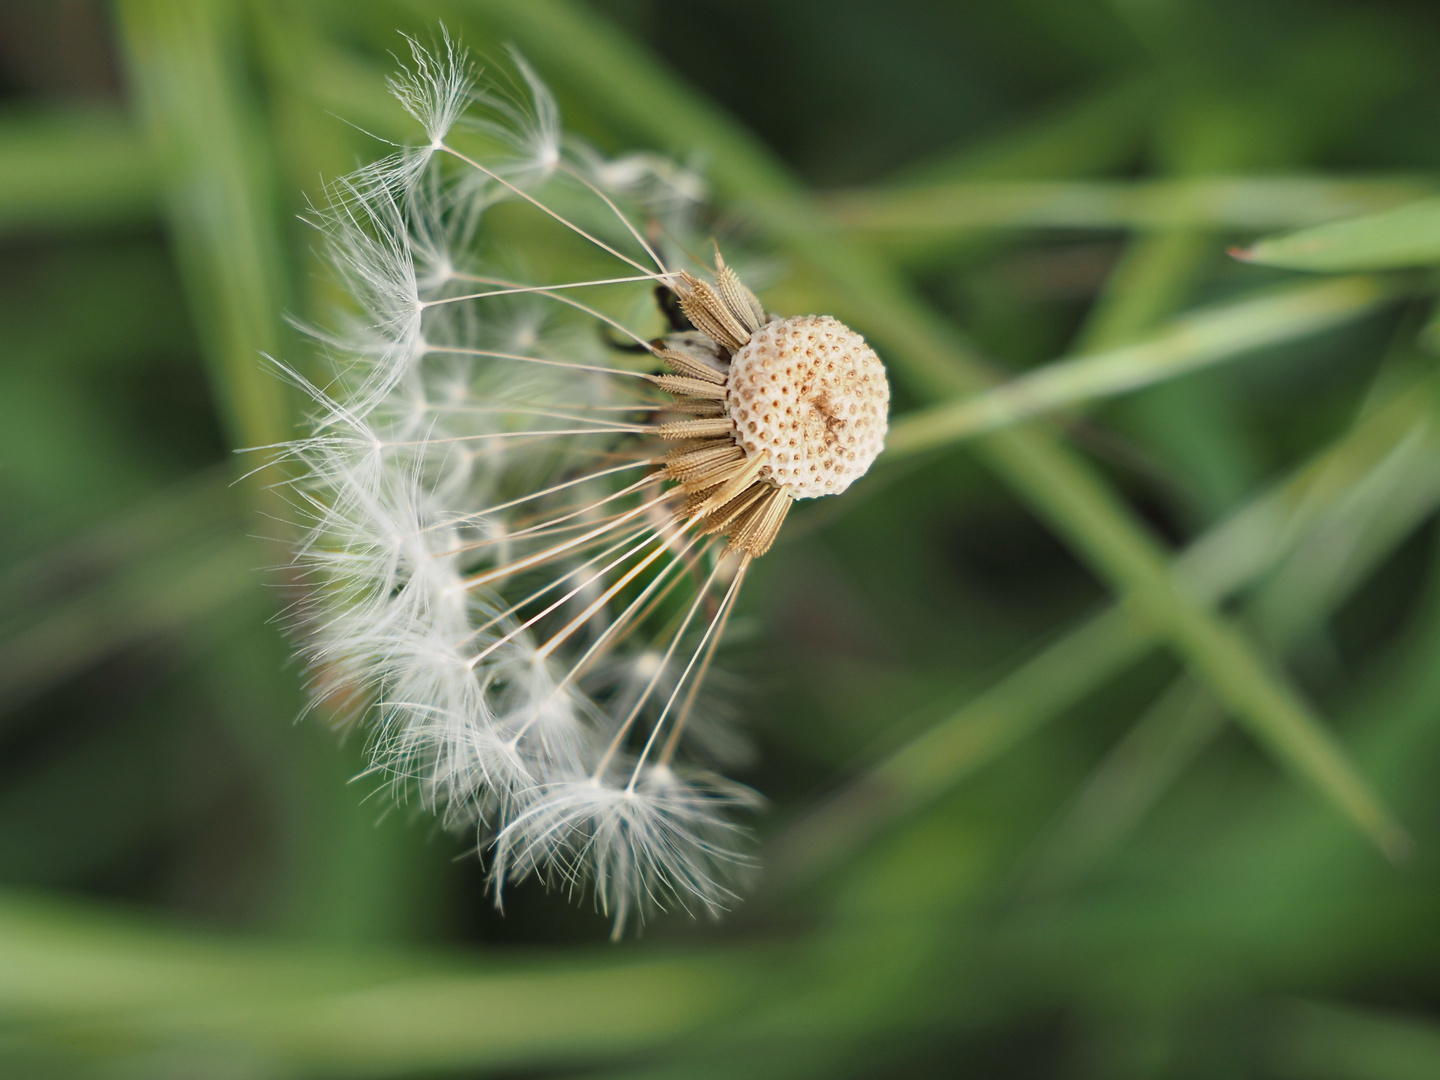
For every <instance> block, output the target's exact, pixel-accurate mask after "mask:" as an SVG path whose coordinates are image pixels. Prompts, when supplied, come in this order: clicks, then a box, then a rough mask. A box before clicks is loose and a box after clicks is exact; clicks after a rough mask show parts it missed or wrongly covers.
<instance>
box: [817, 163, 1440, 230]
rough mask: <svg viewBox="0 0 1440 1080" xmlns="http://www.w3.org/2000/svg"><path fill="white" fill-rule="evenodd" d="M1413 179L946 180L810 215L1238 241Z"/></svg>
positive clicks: (1342, 212)
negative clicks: (1167, 232)
mask: <svg viewBox="0 0 1440 1080" xmlns="http://www.w3.org/2000/svg"><path fill="white" fill-rule="evenodd" d="M1437 186H1440V181H1431V180H1426V179H1424V178H1421V177H1394V178H1390V177H1375V178H1373V179H1365V180H1333V179H1330V178H1327V177H1319V176H1288V177H1268V176H1267V177H1249V176H1228V177H1227V176H1216V177H1201V178H1195V179H1173V180H1138V181H1118V180H1110V181H1102V180H1089V181H1085V180H1048V181H1045V180H1032V181H1021V180H1012V181H989V182H985V181H974V180H971V181H955V182H951V183H945V184H932V185H926V186H924V187H918V186H917V187H892V188H886V189H881V190H871V191H842V192H836V193H835V194H833V195H826V196H824V197H823V198H821V200H820V206H821V207H822V208H823V209H824V210H825V211H826V214H827V216H828V220H829V222H831V223H832V224H833V226H834V227H838V228H842V229H845V230H847V231H850V232H853V233H857V234H864V235H866V236H870V235H875V234H885V235H887V236H890V235H894V234H904V233H923V234H925V236H926V238H927V239H930V240H933V239H936V238H937V237H949V236H963V235H965V234H967V233H970V232H973V231H975V230H977V229H1086V230H1094V229H1191V228H1198V229H1207V230H1219V231H1235V232H1248V231H1254V230H1262V229H1286V228H1290V229H1294V228H1300V227H1302V226H1310V225H1319V224H1321V223H1326V222H1333V221H1336V220H1337V219H1341V218H1348V217H1354V216H1356V215H1358V214H1367V213H1374V212H1377V211H1384V210H1390V209H1393V208H1395V207H1397V206H1398V205H1400V204H1402V203H1406V202H1410V201H1412V200H1415V199H1419V198H1422V197H1424V196H1425V195H1428V194H1430V193H1431V192H1433V191H1434V190H1435V189H1436V187H1437Z"/></svg>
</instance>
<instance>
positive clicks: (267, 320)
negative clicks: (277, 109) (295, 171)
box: [116, 0, 290, 446]
mask: <svg viewBox="0 0 1440 1080" xmlns="http://www.w3.org/2000/svg"><path fill="white" fill-rule="evenodd" d="M116 10H117V13H118V17H119V23H120V37H121V41H122V44H123V47H124V53H125V62H126V68H127V71H128V74H129V77H130V82H131V86H132V89H133V92H134V99H135V104H136V108H137V110H138V113H139V116H140V119H141V122H142V126H143V128H144V130H145V131H146V133H147V136H148V138H149V140H150V143H151V145H152V146H153V148H154V155H155V159H156V161H157V162H158V163H159V167H160V170H161V177H162V182H163V184H164V188H165V192H166V206H167V219H168V221H169V224H170V229H171V234H172V236H173V238H174V242H175V246H176V254H177V256H178V259H179V262H180V265H181V269H182V272H183V279H184V281H185V284H186V286H187V288H188V289H189V291H190V302H191V306H192V309H193V311H194V313H195V319H196V323H197V326H198V329H199V333H200V338H201V342H202V344H203V346H204V349H205V353H206V355H207V358H208V359H209V361H210V365H211V371H212V376H213V382H214V386H215V395H216V399H217V401H218V403H219V406H220V411H221V414H222V417H223V419H224V421H225V424H226V427H227V428H228V432H229V435H230V438H231V439H232V440H233V442H234V445H236V446H263V445H268V444H270V443H274V442H278V441H280V440H283V439H285V438H287V437H288V436H289V434H290V428H289V423H288V421H287V409H286V405H285V396H284V394H283V392H282V389H281V384H280V382H279V380H278V379H276V378H275V377H274V376H273V375H272V374H271V373H269V372H267V371H266V370H265V369H264V367H263V360H262V358H261V353H262V352H267V351H268V352H273V351H275V350H276V348H277V345H278V343H279V341H280V325H281V324H280V317H281V307H282V300H281V297H282V295H283V291H284V286H283V283H284V281H285V279H286V272H285V268H284V263H283V259H282V255H281V252H282V245H281V239H280V236H279V231H278V227H277V220H278V213H277V207H276V205H275V199H274V194H273V190H272V179H271V172H270V163H269V159H268V152H267V142H266V139H265V138H264V137H263V136H262V134H261V132H260V131H258V130H257V128H256V125H257V122H258V121H257V117H256V115H255V111H254V108H253V105H252V103H251V102H250V101H249V99H248V96H247V94H246V93H245V90H244V86H243V83H242V81H241V77H240V71H241V68H240V63H241V58H240V56H239V54H238V44H239V41H238V37H239V34H240V33H241V29H242V24H241V23H240V21H239V17H238V10H237V5H235V4H233V3H230V2H228V0H196V2H188V0H121V2H120V3H119V4H118V5H117V8H116Z"/></svg>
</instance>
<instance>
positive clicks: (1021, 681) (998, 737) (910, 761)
mask: <svg viewBox="0 0 1440 1080" xmlns="http://www.w3.org/2000/svg"><path fill="white" fill-rule="evenodd" d="M1431 396H1432V390H1431V388H1430V386H1429V385H1428V384H1420V385H1416V386H1412V387H1410V388H1409V389H1407V390H1404V391H1402V392H1399V393H1397V394H1396V395H1395V396H1394V397H1393V398H1391V399H1390V400H1388V401H1387V402H1386V403H1385V404H1383V405H1382V406H1380V407H1377V408H1376V409H1375V410H1373V411H1372V412H1371V413H1369V414H1367V415H1366V416H1365V417H1363V418H1362V420H1361V421H1360V422H1359V423H1357V425H1356V426H1355V428H1354V429H1353V430H1352V431H1350V432H1349V433H1348V434H1347V435H1346V436H1345V437H1344V438H1343V439H1341V440H1340V441H1339V442H1337V443H1336V444H1334V445H1333V446H1331V447H1330V448H1329V449H1328V450H1326V451H1325V452H1324V453H1322V454H1321V455H1319V456H1318V457H1317V458H1316V459H1315V460H1314V461H1312V462H1311V463H1310V464H1308V465H1307V466H1306V467H1305V468H1303V469H1302V470H1300V471H1299V472H1298V473H1297V474H1296V475H1295V476H1294V477H1292V478H1291V479H1289V480H1288V481H1286V482H1284V483H1283V484H1281V485H1280V486H1278V487H1277V488H1275V489H1273V490H1271V491H1269V492H1267V493H1265V494H1264V495H1262V496H1260V497H1259V498H1257V499H1255V500H1254V501H1252V502H1251V503H1250V504H1248V505H1247V506H1246V507H1244V508H1243V509H1242V510H1240V511H1239V512H1237V513H1236V514H1234V515H1233V516H1231V517H1230V518H1228V519H1227V520H1226V521H1224V522H1222V523H1221V524H1220V525H1217V526H1216V527H1215V528H1214V529H1212V530H1211V531H1210V532H1208V533H1206V534H1205V535H1204V536H1202V537H1201V538H1200V539H1199V540H1197V541H1195V543H1194V544H1192V545H1191V547H1190V548H1188V549H1187V550H1186V551H1185V552H1184V553H1183V554H1182V555H1181V556H1180V557H1179V558H1177V559H1176V562H1175V575H1176V577H1177V579H1178V580H1179V582H1180V584H1181V587H1182V588H1183V589H1184V590H1185V592H1186V593H1187V594H1188V595H1189V596H1190V597H1191V598H1192V600H1193V601H1194V602H1196V603H1198V604H1202V605H1205V606H1207V607H1208V606H1211V605H1214V604H1217V603H1219V602H1220V601H1221V600H1223V599H1224V598H1225V597H1227V596H1229V595H1231V594H1232V593H1234V592H1235V591H1237V590H1238V589H1240V588H1242V587H1243V586H1244V585H1246V584H1247V583H1249V582H1251V581H1254V580H1256V579H1257V578H1259V577H1260V576H1261V575H1262V574H1264V573H1266V572H1267V571H1269V570H1270V569H1272V568H1273V567H1274V566H1275V565H1276V564H1277V563H1278V562H1279V561H1280V560H1281V559H1282V558H1283V557H1284V556H1285V555H1286V554H1287V553H1289V552H1291V551H1293V550H1294V549H1295V548H1296V546H1297V545H1298V544H1299V543H1300V542H1301V540H1302V539H1303V538H1304V537H1305V536H1306V535H1308V531H1309V530H1310V529H1311V528H1313V526H1314V525H1315V523H1316V522H1317V521H1319V520H1320V519H1321V518H1322V517H1323V516H1324V515H1325V513H1326V511H1327V510H1328V509H1329V508H1331V507H1333V506H1335V505H1337V504H1339V503H1342V502H1343V501H1344V500H1345V499H1346V498H1347V497H1349V496H1350V494H1351V493H1352V492H1353V491H1354V490H1355V489H1356V488H1357V487H1358V486H1360V485H1362V484H1363V483H1364V482H1365V480H1366V479H1367V478H1368V477H1369V476H1371V475H1372V473H1373V472H1374V471H1375V470H1376V469H1377V468H1383V467H1384V465H1385V463H1386V462H1387V460H1388V459H1389V458H1390V456H1391V455H1392V454H1393V453H1394V452H1395V450H1396V448H1397V447H1398V446H1400V445H1402V444H1404V443H1405V442H1406V441H1407V440H1408V439H1409V437H1410V435H1411V433H1413V432H1415V431H1417V430H1426V429H1428V426H1429V425H1430V424H1431V423H1432V422H1433V421H1432V420H1431V419H1430V410H1431V408H1432V402H1431ZM1157 643H1158V640H1157V635H1156V634H1155V632H1154V630H1153V628H1149V627H1146V626H1145V625H1144V624H1143V623H1139V622H1137V621H1135V620H1134V619H1133V618H1131V617H1129V616H1128V615H1127V613H1126V612H1125V611H1124V610H1123V609H1121V608H1113V609H1111V610H1109V611H1106V612H1104V613H1102V614H1100V615H1098V616H1095V617H1094V618H1092V619H1090V620H1088V621H1086V622H1085V623H1083V624H1082V625H1081V626H1080V627H1078V628H1077V629H1075V630H1072V631H1070V632H1069V633H1068V634H1067V635H1066V636H1065V637H1063V638H1061V639H1060V640H1059V641H1057V642H1056V643H1055V644H1053V645H1051V646H1050V647H1049V648H1047V649H1046V650H1045V651H1044V652H1042V653H1040V654H1039V655H1038V656H1036V657H1035V658H1034V659H1032V660H1030V661H1028V662H1027V663H1025V664H1023V665H1021V666H1020V667H1019V668H1017V669H1016V670H1015V671H1013V672H1011V673H1010V674H1009V675H1007V676H1006V677H1005V678H1004V679H1002V680H1001V681H1000V682H999V683H997V684H996V685H995V686H994V687H993V688H991V689H990V690H988V691H986V692H985V693H983V694H981V695H980V696H979V697H977V698H976V699H974V700H973V701H971V702H970V703H969V704H967V705H965V706H964V707H962V708H961V709H960V710H958V711H957V712H955V713H954V714H952V715H951V716H949V717H947V718H946V719H944V720H942V721H940V723H938V724H936V725H934V726H933V727H932V728H931V729H929V730H928V731H926V732H924V733H922V734H921V735H919V736H917V737H916V738H915V739H912V740H911V741H910V742H908V743H906V744H905V745H904V746H902V747H900V748H899V749H897V750H896V751H895V752H894V753H893V754H891V755H890V756H889V757H888V758H886V759H885V760H884V761H882V762H880V763H879V764H877V765H876V766H874V767H872V768H871V769H869V770H867V771H866V772H865V773H864V774H862V775H861V776H860V777H858V778H856V779H855V780H853V781H851V783H850V784H849V785H847V786H846V787H845V788H844V789H842V790H841V791H840V792H839V793H838V794H837V795H836V796H835V797H834V798H833V799H832V800H831V801H830V802H828V803H825V804H823V805H822V806H820V807H819V808H818V809H817V810H815V811H813V812H812V813H811V814H810V815H808V816H807V817H805V818H802V819H801V820H800V821H798V822H796V823H795V824H794V825H792V826H791V828H790V831H789V832H788V833H786V834H782V835H781V836H780V837H778V838H777V840H776V841H775V850H776V852H778V854H776V855H774V856H772V858H771V859H770V860H769V862H770V864H771V865H772V866H773V867H774V868H775V870H774V871H772V872H773V873H775V874H776V875H777V878H778V880H777V882H776V884H777V885H778V886H780V887H782V888H783V887H785V886H787V885H789V884H791V883H792V882H799V881H803V880H805V879H807V878H809V877H810V876H812V875H813V874H815V873H818V872H820V871H821V870H822V869H824V868H825V867H827V866H829V865H832V864H833V863H834V862H836V861H838V860H839V859H840V858H842V857H843V856H845V855H847V854H849V853H851V852H853V851H855V850H856V849H857V848H859V847H860V846H862V845H863V844H865V843H866V842H868V840H869V839H871V838H872V837H874V836H876V835H878V834H879V833H881V832H883V831H884V830H885V829H887V828H888V827H889V826H890V825H892V824H893V823H895V822H897V821H899V820H901V819H902V818H904V817H906V816H907V815H909V814H911V813H914V812H915V811H917V810H918V809H920V808H921V807H923V806H926V805H928V804H929V803H931V802H932V801H934V800H935V799H936V798H938V797H939V796H940V795H942V794H943V793H944V792H946V791H949V790H951V789H952V788H954V787H955V785H957V784H959V783H961V782H962V781H963V780H965V779H966V778H967V777H968V776H970V775H971V774H972V773H974V772H975V771H976V770H978V769H980V768H982V767H983V766H984V765H986V764H988V763H989V762H991V761H993V760H994V759H995V758H996V757H997V756H999V755H1000V754H1001V753H1003V752H1004V751H1005V750H1007V749H1009V748H1010V747H1011V746H1013V745H1015V744H1016V743H1017V742H1019V741H1020V740H1021V739H1022V738H1024V736H1025V735H1027V734H1029V733H1030V732H1032V731H1034V730H1036V729H1037V728H1039V727H1040V726H1041V725H1043V724H1044V723H1046V722H1047V721H1049V720H1050V719H1052V718H1053V717H1055V716H1056V715H1058V714H1059V712H1060V711H1062V710H1063V709H1064V708H1065V707H1066V706H1068V705H1070V704H1072V703H1074V702H1075V701H1078V700H1079V699H1080V698H1082V697H1083V696H1084V695H1085V694H1087V693H1089V692H1090V691H1091V690H1093V689H1094V688H1095V687H1097V686H1098V685H1100V684H1101V683H1103V682H1104V681H1105V680H1107V679H1109V678H1111V677H1113V676H1114V675H1115V674H1117V673H1118V672H1119V671H1121V670H1122V669H1123V668H1124V667H1125V666H1126V665H1128V664H1130V663H1133V662H1134V661H1135V660H1138V659H1139V658H1140V657H1141V656H1143V655H1144V654H1145V652H1146V651H1148V650H1149V649H1150V648H1153V647H1154V646H1155V645H1156V644H1157ZM1397 841H1398V838H1397Z"/></svg>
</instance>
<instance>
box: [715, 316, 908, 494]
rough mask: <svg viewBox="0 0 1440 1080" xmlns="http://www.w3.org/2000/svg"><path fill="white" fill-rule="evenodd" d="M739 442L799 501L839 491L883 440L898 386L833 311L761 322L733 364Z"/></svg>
mask: <svg viewBox="0 0 1440 1080" xmlns="http://www.w3.org/2000/svg"><path fill="white" fill-rule="evenodd" d="M725 392H726V397H725V400H726V405H727V406H728V409H729V412H730V418H731V419H732V420H733V421H734V422H735V440H736V442H738V443H739V444H740V446H741V448H742V449H743V450H744V451H745V454H746V456H747V457H752V456H754V455H756V454H759V453H761V452H762V451H764V452H767V453H768V454H769V461H768V462H767V463H766V465H765V467H764V468H763V469H762V470H761V473H760V476H761V479H763V480H768V481H770V482H771V483H773V484H775V485H776V486H777V487H780V488H782V489H784V490H785V492H786V493H787V494H788V495H790V497H791V498H795V499H814V498H818V497H819V496H821V495H838V494H839V493H840V492H842V491H844V490H845V489H846V488H848V487H849V486H850V485H851V484H852V483H854V482H855V480H857V479H859V478H860V477H861V476H863V475H865V472H866V471H867V470H868V469H869V468H870V466H871V464H872V463H873V462H874V461H875V458H876V456H877V455H879V453H880V451H881V450H882V449H883V448H884V446H885V431H886V426H887V419H888V416H889V411H890V384H889V381H888V380H887V379H886V378H885V367H884V365H882V364H881V363H880V358H879V357H877V356H876V355H875V350H874V349H872V348H870V346H869V345H867V344H866V343H865V339H864V338H863V337H861V336H860V335H859V334H857V333H855V331H853V330H851V329H850V328H849V327H848V326H846V325H845V324H844V323H842V322H840V321H839V320H838V319H833V318H831V317H830V316H829V315H800V316H797V317H795V318H791V319H777V320H776V321H774V322H771V323H768V324H766V325H765V326H762V327H761V328H760V329H759V330H758V331H756V332H755V333H754V334H753V335H751V338H750V341H749V343H748V344H746V345H745V346H744V347H743V348H741V349H739V350H738V351H737V352H736V353H735V356H734V358H733V359H732V360H731V363H730V378H729V380H728V381H727V382H726V387H725Z"/></svg>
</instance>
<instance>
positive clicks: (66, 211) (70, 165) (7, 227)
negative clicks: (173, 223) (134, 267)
mask: <svg viewBox="0 0 1440 1080" xmlns="http://www.w3.org/2000/svg"><path fill="white" fill-rule="evenodd" d="M159 203H160V192H159V182H158V179H157V177H156V170H155V167H154V162H153V161H152V158H151V154H150V150H149V147H148V146H146V144H145V141H144V139H142V138H141V137H140V136H139V134H137V132H136V131H135V128H134V126H133V125H132V124H131V122H130V120H129V119H128V118H127V117H126V116H125V115H124V114H123V113H120V112H119V111H111V110H106V109H87V110H81V109H73V110H64V111H61V110H51V111H45V112H40V111H35V112H18V111H14V110H11V111H9V112H6V113H3V114H0V231H7V232H10V231H17V230H22V229H24V230H33V229H38V228H53V227H56V226H61V227H65V228H77V227H82V228H89V227H94V226H96V225H101V224H107V223H111V222H128V221H136V220H144V219H146V218H149V217H151V216H153V215H154V214H155V212H156V210H157V209H158V208H159Z"/></svg>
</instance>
